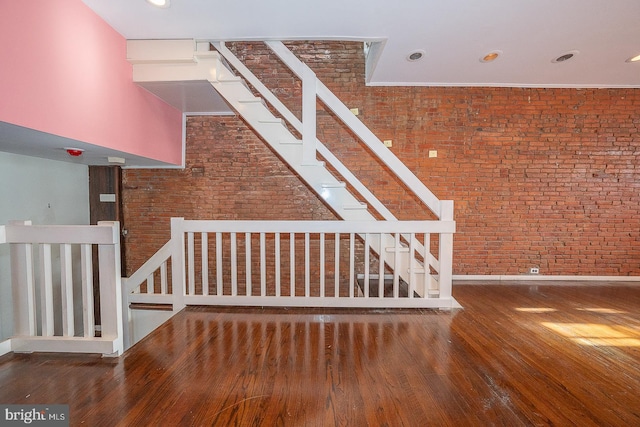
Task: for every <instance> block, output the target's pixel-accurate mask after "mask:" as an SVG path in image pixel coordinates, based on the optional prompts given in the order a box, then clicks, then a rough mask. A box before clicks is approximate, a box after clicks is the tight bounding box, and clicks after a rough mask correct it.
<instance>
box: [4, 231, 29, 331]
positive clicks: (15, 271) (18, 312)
mask: <svg viewBox="0 0 640 427" xmlns="http://www.w3.org/2000/svg"><path fill="white" fill-rule="evenodd" d="M22 225H31V221H9V225H8V229H11V228H12V227H13V226H22ZM7 234H9V230H7ZM12 234H13V233H12ZM7 240H9V242H11V240H13V239H7ZM14 241H15V240H14ZM18 241H19V239H18ZM10 253H11V286H12V292H13V334H14V335H17V336H20V335H22V336H35V335H36V310H35V309H36V297H35V284H34V278H33V245H32V244H31V243H11V244H10Z"/></svg>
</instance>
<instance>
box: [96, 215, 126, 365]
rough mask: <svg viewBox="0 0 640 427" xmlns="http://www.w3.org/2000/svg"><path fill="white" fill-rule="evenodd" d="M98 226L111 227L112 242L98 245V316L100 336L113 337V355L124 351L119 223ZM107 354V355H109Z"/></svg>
mask: <svg viewBox="0 0 640 427" xmlns="http://www.w3.org/2000/svg"><path fill="white" fill-rule="evenodd" d="M98 226H100V227H111V233H112V237H113V240H112V241H113V243H112V244H99V245H98V266H99V267H98V268H99V276H100V317H101V319H100V320H101V322H100V323H101V328H102V337H103V338H109V339H113V340H114V342H113V350H114V352H113V354H110V355H113V356H119V355H120V354H122V352H123V351H124V342H123V317H122V283H121V273H120V223H119V222H117V221H100V222H98ZM110 355H109V356H110Z"/></svg>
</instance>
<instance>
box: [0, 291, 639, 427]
mask: <svg viewBox="0 0 640 427" xmlns="http://www.w3.org/2000/svg"><path fill="white" fill-rule="evenodd" d="M454 296H455V297H456V298H457V299H458V301H460V302H461V303H462V305H463V306H465V309H464V310H456V311H454V312H445V311H432V310H391V311H389V310H374V311H372V310H368V311H363V310H353V309H342V310H336V309H333V310H321V309H290V310H286V309H259V308H251V309H246V308H233V309H229V308H195V307H194V308H188V309H186V310H185V311H183V312H181V313H179V314H178V315H177V316H175V317H174V318H173V319H171V320H170V321H169V322H167V323H165V324H164V325H163V326H161V327H160V328H159V329H158V330H156V331H155V332H154V333H153V334H152V335H150V336H149V337H147V338H146V339H144V340H143V341H142V342H140V343H138V344H137V345H136V346H134V347H133V348H132V349H131V350H129V351H128V352H127V353H126V354H125V355H124V356H123V357H121V358H119V359H102V358H99V357H91V356H60V355H49V354H37V355H21V354H10V355H6V356H4V357H2V358H0V403H16V404H21V403H33V404H36V403H68V404H70V405H71V411H70V412H71V414H70V415H71V424H72V425H91V426H113V425H171V426H173V425H176V426H177V425H184V426H191V425H223V426H227V425H242V426H244V425H283V426H329V425H339V426H346V425H348V426H366V425H370V426H382V425H388V426H425V425H438V426H447V425H450V426H460V425H481V426H484V425H508V426H518V425H580V426H590V425H593V426H602V425H611V426H630V425H640V286H638V285H635V286H632V285H625V284H619V283H618V284H599V285H598V286H595V285H593V284H585V285H575V284H571V285H565V284H561V283H559V284H554V286H550V285H548V284H545V285H540V284H535V283H531V284H523V285H518V286H507V285H503V284H492V283H485V284H483V285H482V286H477V285H456V286H455V287H454Z"/></svg>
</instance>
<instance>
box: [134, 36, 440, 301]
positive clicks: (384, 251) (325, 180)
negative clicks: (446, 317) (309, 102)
mask: <svg viewBox="0 0 640 427" xmlns="http://www.w3.org/2000/svg"><path fill="white" fill-rule="evenodd" d="M137 42H140V41H137ZM145 42H149V43H155V44H158V43H162V42H163V41H158V40H153V41H145ZM165 56H166V55H165ZM184 57H186V55H181V56H180V58H184ZM129 60H130V62H132V63H133V79H134V82H136V83H139V84H140V83H146V82H178V81H208V82H209V83H210V84H211V85H212V86H213V87H214V88H215V89H216V91H217V92H218V93H219V94H220V95H221V96H222V97H223V98H224V99H225V100H226V101H227V103H229V105H231V106H232V107H233V109H235V110H236V111H237V112H238V114H240V115H241V116H242V118H243V119H244V120H245V121H246V122H247V123H248V124H249V126H251V127H252V128H253V130H254V131H255V132H256V133H257V134H258V135H260V137H261V138H262V139H263V141H265V142H266V143H267V144H269V146H270V147H271V148H272V149H273V151H274V152H276V153H277V154H278V156H279V157H280V158H281V159H282V160H283V161H285V162H286V163H287V164H288V165H289V166H290V167H291V168H292V169H293V170H294V171H295V172H296V174H298V176H299V177H300V178H301V179H302V180H304V181H305V182H306V183H307V185H309V187H311V188H312V189H313V190H314V191H315V192H316V194H317V195H318V196H319V197H320V198H321V199H322V200H324V201H325V203H327V204H328V205H329V206H330V207H331V208H332V209H333V210H334V212H335V213H336V214H337V215H338V216H339V217H340V218H341V219H343V220H345V221H376V218H375V217H374V216H373V215H372V214H371V213H370V212H369V211H368V210H367V206H366V205H365V204H363V203H362V202H361V201H360V200H358V199H357V198H356V197H354V196H353V194H351V193H350V192H349V190H348V189H347V186H346V185H345V184H344V183H342V182H340V181H338V179H336V177H335V176H333V174H331V172H330V171H329V170H328V169H327V168H326V167H325V165H324V163H323V162H320V161H315V162H313V163H311V164H307V163H304V162H303V151H302V150H303V147H302V142H301V141H300V140H299V139H298V138H296V137H295V136H294V135H293V133H291V131H289V129H288V128H287V126H286V125H285V122H284V120H282V119H281V118H279V117H275V116H274V115H273V113H272V112H271V111H270V110H269V108H268V107H267V106H266V103H265V102H264V100H263V99H262V98H260V97H256V96H255V95H254V94H253V92H252V91H251V89H250V88H249V87H248V86H247V84H246V83H245V81H244V80H243V79H242V78H241V77H240V76H237V75H235V74H234V73H233V71H231V70H230V69H229V68H228V67H227V66H226V65H225V63H224V62H223V60H222V58H221V57H220V54H219V53H217V52H213V51H209V50H205V51H195V50H194V52H193V56H192V59H191V60H185V59H181V60H173V61H171V60H167V59H166V58H163V60H160V61H149V60H145V61H141V62H136V61H135V58H133V59H132V58H129ZM318 144H321V142H320V141H318ZM322 149H324V150H325V151H327V150H326V147H324V146H322ZM318 151H319V152H321V153H322V151H321V150H320V148H319V149H318ZM376 202H377V203H379V202H378V201H377V200H376ZM380 205H381V204H380ZM369 243H370V248H371V249H372V250H373V251H374V252H375V253H376V254H378V256H379V257H380V259H381V260H384V262H385V263H386V264H387V265H388V266H389V267H390V268H391V269H392V270H394V271H397V274H398V276H399V277H400V278H401V279H402V280H404V281H405V282H406V283H411V282H413V286H412V288H413V289H414V290H415V292H416V293H417V294H418V295H421V296H425V294H428V296H431V297H438V289H439V288H438V283H437V279H436V277H434V275H431V274H429V272H428V271H425V268H424V266H423V263H422V262H420V261H419V260H417V259H416V258H415V257H413V256H410V254H409V252H408V251H395V249H394V247H395V245H396V241H395V238H394V236H391V235H385V239H384V240H383V241H382V242H380V241H371V242H369ZM415 250H416V252H418V253H424V248H423V247H422V245H421V244H419V242H416V248H415ZM421 251H422V252H421ZM426 256H427V257H429V263H431V264H432V265H435V264H434V263H437V260H435V258H433V255H431V254H430V253H427V254H426ZM410 263H413V269H410V268H409V267H410V265H411V264H410ZM410 271H411V272H412V274H410ZM425 274H427V276H426V277H425ZM410 276H413V277H410Z"/></svg>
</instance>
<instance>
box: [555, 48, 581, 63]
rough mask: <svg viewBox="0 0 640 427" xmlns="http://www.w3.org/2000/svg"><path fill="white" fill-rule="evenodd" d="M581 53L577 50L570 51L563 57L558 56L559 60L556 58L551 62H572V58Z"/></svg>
mask: <svg viewBox="0 0 640 427" xmlns="http://www.w3.org/2000/svg"><path fill="white" fill-rule="evenodd" d="M579 53H580V52H579V51H577V50H570V51H569V52H567V53H563V54H562V55H560V56H558V57H557V58H554V59H552V60H551V62H565V61H568V60H570V59H571V58H573V57H574V56H576V55H577V54H579Z"/></svg>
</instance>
